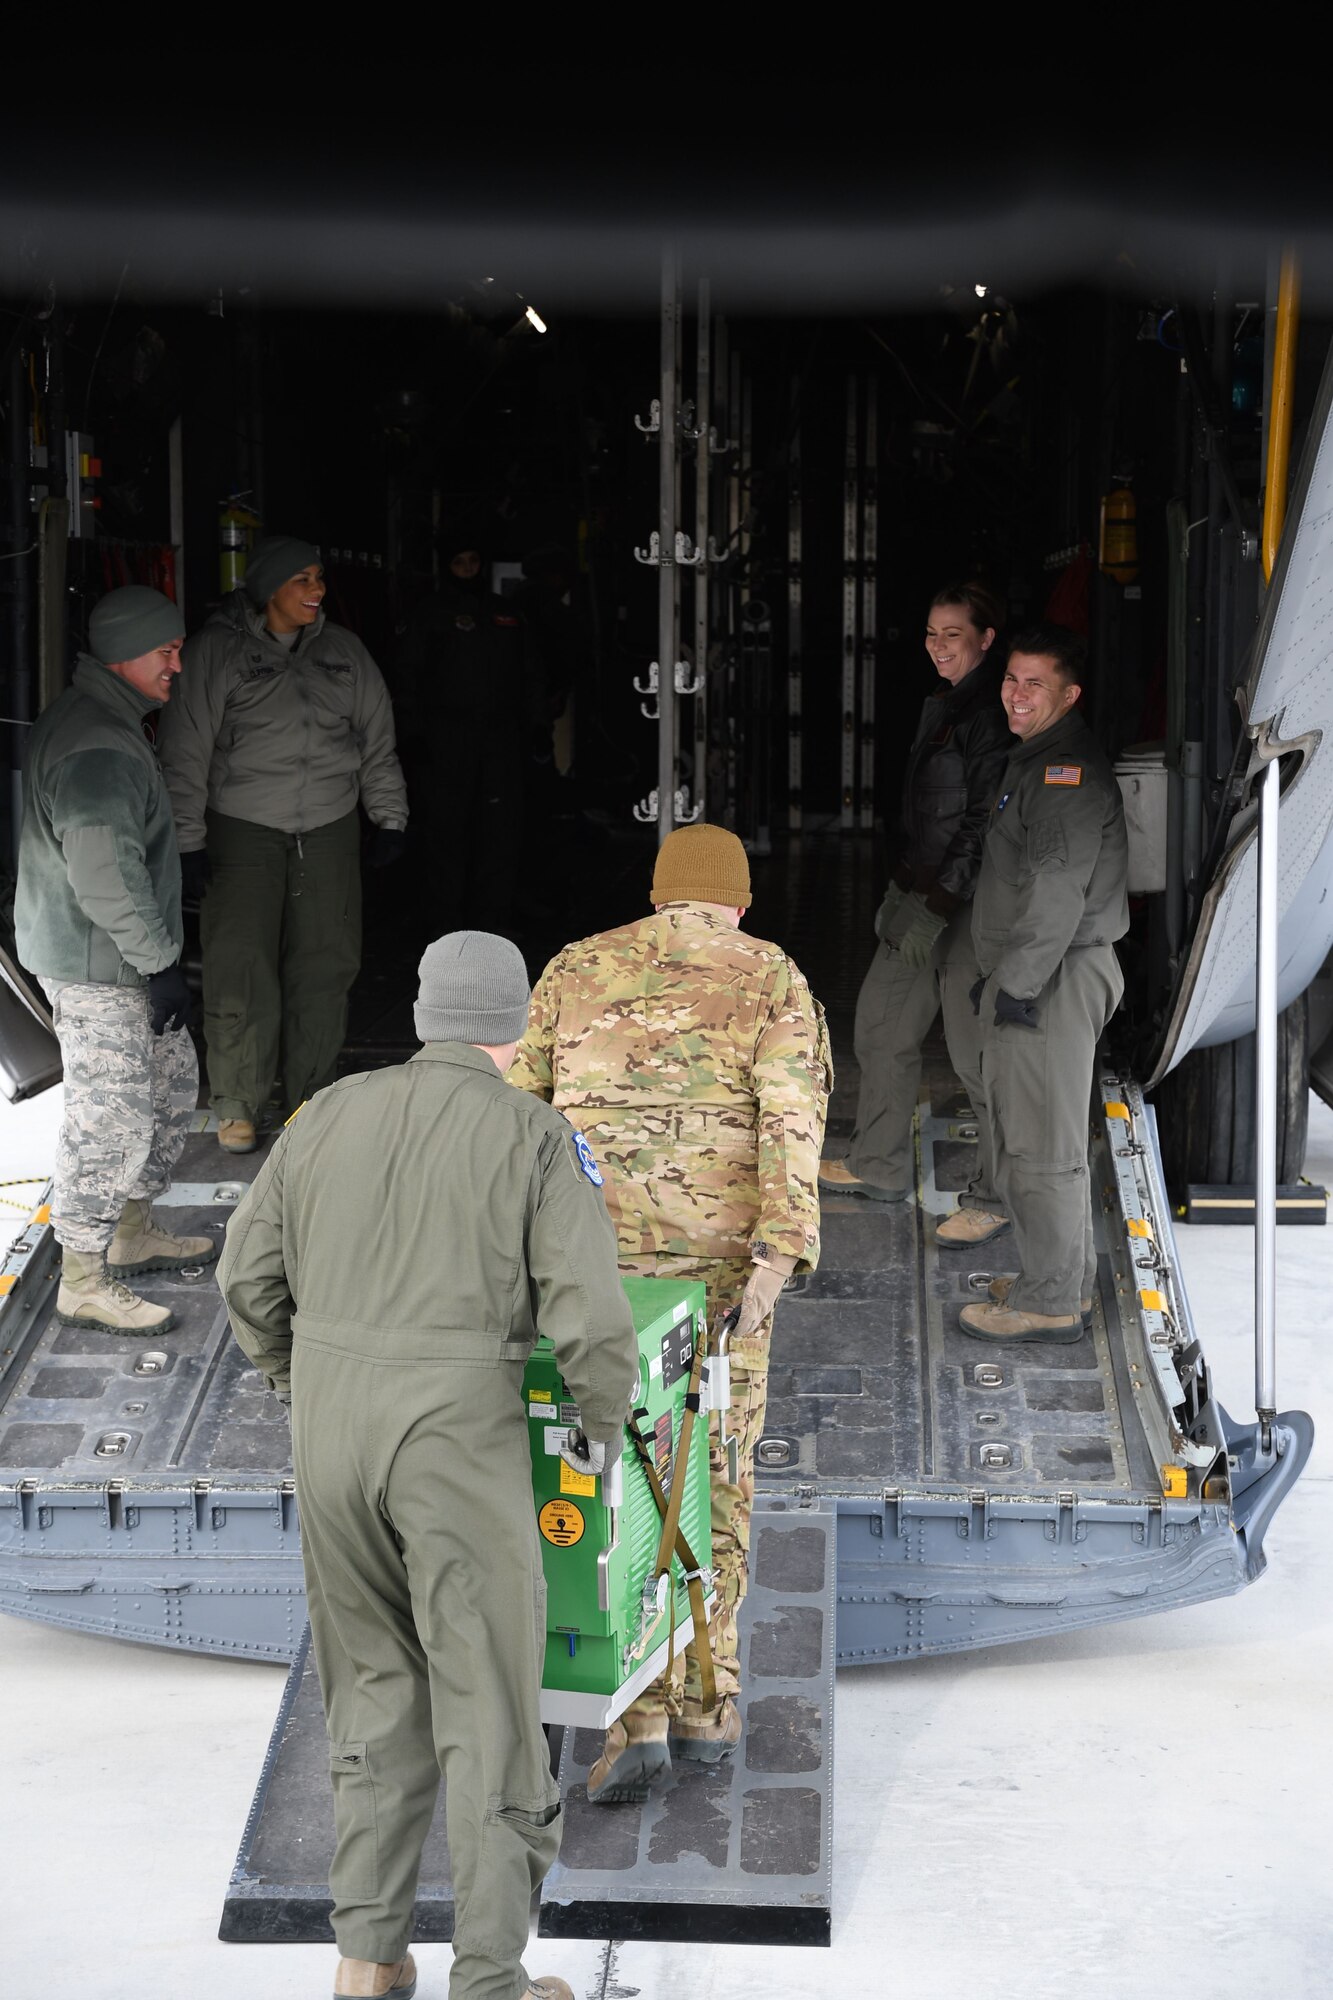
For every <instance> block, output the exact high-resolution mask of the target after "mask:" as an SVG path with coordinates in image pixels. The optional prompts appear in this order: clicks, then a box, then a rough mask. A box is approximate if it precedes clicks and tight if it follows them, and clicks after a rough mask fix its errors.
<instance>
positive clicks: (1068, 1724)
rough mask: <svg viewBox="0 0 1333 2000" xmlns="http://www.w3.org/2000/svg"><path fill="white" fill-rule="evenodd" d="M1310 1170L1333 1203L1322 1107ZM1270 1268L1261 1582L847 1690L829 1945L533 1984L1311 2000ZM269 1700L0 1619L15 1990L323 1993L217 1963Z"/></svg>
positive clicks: (1321, 1663) (1199, 1299) (1296, 1568)
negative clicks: (1207, 1600) (1275, 1473)
mask: <svg viewBox="0 0 1333 2000" xmlns="http://www.w3.org/2000/svg"><path fill="white" fill-rule="evenodd" d="M58 1115H59V1111H58V1092H50V1093H48V1094H47V1096H46V1097H45V1098H42V1099H39V1100H38V1101H37V1103H36V1104H34V1105H31V1106H28V1107H20V1108H19V1109H17V1110H15V1109H13V1108H11V1107H7V1106H0V1179H8V1178H10V1177H11V1176H12V1175H14V1174H18V1173H26V1172H31V1171H39V1170H42V1169H44V1168H47V1167H49V1164H50V1160H51V1158H52V1156H53V1153H54V1130H55V1121H56V1119H57V1118H58ZM39 1154H40V1155H41V1157H40V1158H39V1157H38V1156H39ZM1306 1170H1307V1173H1308V1174H1309V1176H1310V1178H1311V1179H1312V1180H1315V1181H1322V1182H1324V1183H1325V1184H1326V1185H1329V1184H1333V1113H1330V1112H1329V1111H1328V1110H1327V1109H1326V1108H1325V1107H1324V1106H1323V1105H1322V1104H1320V1103H1319V1102H1318V1101H1315V1102H1314V1103H1313V1105H1312V1114H1311V1145H1310V1153H1309V1158H1308V1161H1307V1169H1306ZM0 1192H13V1193H16V1194H17V1195H19V1196H20V1197H22V1196H24V1195H25V1194H26V1192H27V1190H25V1189H17V1190H12V1191H11V1190H3V1191H0ZM34 1199H35V1194H34ZM2 1212H3V1213H5V1214H9V1215H13V1214H14V1211H12V1210H7V1211H2ZM15 1219H16V1220H18V1221H20V1222H21V1220H22V1218H21V1217H16V1218H15ZM0 1237H3V1231H2V1230H0ZM1278 1243H1279V1271H1280V1299H1279V1305H1280V1341H1279V1358H1278V1380H1279V1390H1280V1401H1281V1402H1282V1404H1284V1405H1289V1406H1300V1407H1303V1408H1305V1409H1308V1410H1310V1411H1311V1413H1312V1414H1313V1416H1314V1418H1315V1421H1316V1424H1317V1425H1319V1426H1320V1427H1321V1428H1320V1438H1319V1441H1318V1442H1317V1444H1316V1447H1315V1454H1314V1457H1313V1459H1312V1461H1311V1464H1310V1466H1309V1468H1308V1469H1307V1471H1306V1473H1305V1476H1304V1478H1303V1479H1302V1481H1301V1483H1300V1485H1299V1486H1298V1487H1297V1489H1296V1491H1295V1493H1294V1494H1293V1496H1292V1497H1291V1498H1290V1499H1289V1500H1288V1502H1287V1503H1286V1505H1285V1507H1284V1508H1283V1510H1282V1511H1281V1513H1280V1514H1279V1515H1278V1517H1277V1521H1276V1523H1275V1525H1274V1527H1273V1529H1272V1531H1271V1533H1270V1535H1269V1537H1268V1552H1269V1557H1270V1564H1271V1567H1270V1572H1269V1574H1268V1575H1267V1576H1266V1577H1265V1578H1263V1579H1262V1580H1261V1582H1260V1583H1258V1584H1257V1585H1256V1586H1255V1587H1254V1588H1253V1589H1251V1590H1249V1591H1247V1592H1246V1593H1244V1594H1243V1595H1242V1596H1241V1597H1238V1598H1234V1599H1231V1600H1228V1601H1225V1602H1222V1603H1216V1604H1209V1605H1204V1606H1200V1607H1197V1608H1195V1609H1193V1610H1189V1611H1182V1612H1177V1613H1173V1614H1170V1615H1167V1616H1159V1617H1156V1618H1151V1619H1144V1620H1139V1621H1133V1622H1131V1623H1129V1624H1126V1625H1122V1626H1119V1627H1117V1628H1114V1629H1108V1630H1103V1631H1095V1632H1090V1633H1084V1634H1080V1635H1073V1636H1071V1637H1069V1638H1066V1639H1062V1640H1060V1641H1059V1642H1058V1643H1056V1642H1049V1643H1047V1642H1043V1643H1040V1644H1030V1645H1024V1646H1015V1647H1011V1648H1001V1649H997V1650H996V1651H994V1652H992V1653H989V1654H984V1655H979V1656H974V1657H971V1658H960V1659H953V1660H925V1661H917V1662H914V1663H912V1664H909V1665H905V1666H895V1667H885V1668H870V1669H866V1668H862V1669H856V1670H851V1671H848V1672H844V1673H843V1674H842V1675H841V1676H840V1677H839V1682H838V1708H837V1771H836V1791H835V1797H836V1829H835V1839H836V1853H835V1866H834V1894H835V1899H836V1900H835V1912H834V1937H833V1945H832V1949H831V1950H829V1951H826V1952H818V1951H809V1950H807V1951H781V1950H777V1949H771V1950H755V1949H745V1948H741V1947H735V1946H729V1947H719V1946H704V1945H670V1946H666V1945H623V1946H619V1947H615V1946H612V1947H607V1946H605V1945H599V1944H553V1945H544V1944H534V1945H533V1947H532V1950H531V1952H530V1954H529V1959H528V1964H529V1969H530V1970H531V1971H532V1972H534V1973H541V1972H559V1973H562V1974H563V1975H564V1976H565V1977H566V1978H567V1979H569V1980H570V1981H571V1983H572V1984H573V1986H574V1990H575V1992H576V1994H577V1995H578V1996H579V2000H631V1996H635V1995H642V1996H645V2000H659V1996H661V2000H666V1996H668V1995H680V1996H685V1995H688V1996H689V2000H723V1996H725V2000H779V1996H787V1995H792V1996H795V1995H805V1994H808V1993H812V1992H817V1991H818V1992H823V1993H827V1994H828V1995H829V1996H834V1995H837V1996H841V1995H843V1994H848V1995H851V1994H858V1995H859V1994H865V1995H867V1996H872V1995H873V1996H879V1995H885V1996H896V1995H902V1996H904V2000H909V1996H910V2000H960V1996H962V2000H1057V1996H1058V2000H1069V1997H1070V1996H1080V2000H1081V1996H1092V1995H1095V1996H1097V2000H1160V1996H1161V1995H1162V1993H1163V1992H1183V1993H1190V1994H1196V1993H1198V1994H1201V1993H1205V1992H1210V1991H1211V1992H1218V1993H1222V1994H1228V1995H1229V1994H1236V1993H1240V1992H1242V1991H1244V1990H1248V1989H1249V1988H1250V1987H1251V1986H1255V1987H1258V1986H1262V1987H1263V1989H1264V1990H1265V1991H1266V1992H1269V1993H1271V1994H1274V1995H1277V1996H1281V2000H1324V1996H1326V1995H1327V1994H1328V1993H1329V1991H1330V1988H1331V1987H1333V1975H1331V1974H1330V1972H1329V1965H1330V1962H1331V1961H1333V1866H1331V1865H1330V1856H1333V1754H1331V1753H1333V1705H1331V1704H1330V1702H1329V1699H1328V1688H1329V1685H1330V1680H1331V1679H1333V1592H1331V1591H1330V1585H1331V1584H1333V1485H1331V1482H1330V1465H1331V1464H1333V1449H1331V1447H1330V1442H1329V1440H1330V1439H1333V1390H1331V1388H1330V1384H1333V1363H1331V1362H1330V1358H1329V1349H1330V1347H1331V1346H1333V1310H1331V1308H1333V1231H1329V1230H1314V1229H1308V1230H1307V1229H1284V1230H1281V1231H1280V1232H1279V1237H1278ZM1181 1255H1182V1258H1183V1260H1184V1264H1185V1270H1186V1277H1187V1281H1188V1286H1189V1292H1190V1297H1191V1300H1192V1303H1193V1306H1194V1312H1195V1317H1196V1320H1197V1323H1198V1325H1199V1328H1200V1330H1201V1332H1202V1333H1203V1335H1204V1338H1205V1344H1206V1348H1207V1352H1208V1355H1209V1358H1210V1361H1211V1363H1212V1367H1213V1371H1214V1376H1215V1379H1216V1382H1217V1384H1218V1386H1219V1388H1220V1391H1221V1393H1222V1397H1223V1400H1224V1402H1226V1403H1227V1404H1228V1405H1229V1406H1230V1408H1231V1409H1232V1410H1234V1411H1236V1412H1237V1413H1242V1412H1245V1411H1248V1410H1249V1408H1250V1407H1251V1404H1252V1393H1253V1392H1252V1382H1253V1363H1252V1336H1251V1325H1252V1317H1251V1296H1252V1291H1251V1287H1252V1277H1251V1238H1250V1235H1249V1234H1248V1232H1246V1231H1244V1230H1240V1229H1202V1230H1182V1231H1181ZM282 1680H283V1675H282V1671H281V1670H280V1669H278V1668H270V1667H255V1666H246V1665H243V1664H241V1663H239V1662H232V1661H223V1660H207V1659H183V1658H176V1657H173V1656H171V1655H169V1654H167V1653H161V1652H155V1651H152V1650H150V1649H140V1648H134V1647H129V1646H123V1645H117V1644H115V1643H113V1642H110V1641H105V1640H97V1639H91V1638H84V1637H81V1636H79V1635H76V1634H72V1633H63V1632H56V1631H50V1630H46V1629H44V1628H43V1627H41V1626H39V1625H31V1624H28V1623H26V1622H24V1621H22V1620H20V1619H13V1618H3V1617H0V1713H3V1716H4V1718H5V1720H4V1752H3V1767H4V1797H5V1806H6V1810H5V1839H4V1855H5V1864H4V1870H3V1878H4V1890H5V1896H4V1901H5V1906H6V1910H7V1916H6V1921H5V1926H4V1930H5V1942H4V1951H3V1963H4V1966H5V1990H6V1992H8V1993H12V1994H13V1995H14V1996H16V2000H17V1996H20V1995H26V1994H37V1993H42V1994H52V1995H61V1996H65V1995H70V1996H86V2000H168V1996H170V2000H224V1996H225V2000H235V1996H237V1995H241V1994H243V1995H244V1996H245V2000H290V1996H292V1995H300V1994H306V1993H309V1994H312V1995H319V1996H322V1995H324V1994H326V1993H328V1992H329V1991H330V1990H331V1988H332V1977H333V1952H332V1948H331V1947H328V1946H308V1945H300V1946H297V1945H283V1946H273V1947H260V1946H250V1945H247V1946H241V1945H221V1944H219V1943H218V1942H217V1939H216V1931H217V1924H218V1918H219V1914H220V1910H221V1904H222V1896H223V1891H224V1889H225V1886H226V1882H227V1877H228V1874H229V1872H230V1869H231V1865H232V1861H233V1859H234V1857H235V1852H236V1847H237V1843H238V1840H239V1837H240V1833H241V1828H242V1826H243V1824H244V1820H245V1815H246V1811H247V1809H248V1807H249V1804H250V1799H251V1795H252V1793H253V1790H254V1785H255V1780H256V1778H257V1775H258V1771H259V1765H260V1760H261V1758H262V1755H263V1752H264V1747H265V1745H266V1743H267V1740H268V1735H269V1731H270V1728H271V1726H272V1722H273V1716H274V1712H275V1709H276V1707H277V1702H278V1697H279V1694H280V1692H281V1688H282ZM418 1959H419V1964H420V1967H421V1984H420V1988H419V1992H420V1995H421V2000H433V1996H439V2000H443V1996H444V1994H445V1992H446V1990H447V1986H448V1964H449V1952H448V1947H447V1946H443V1945H437V1946H427V1947H425V1948H423V1949H422V1950H421V1951H420V1952H419V1954H418Z"/></svg>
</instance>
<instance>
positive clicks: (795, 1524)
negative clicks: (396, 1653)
mask: <svg viewBox="0 0 1333 2000" xmlns="http://www.w3.org/2000/svg"><path fill="white" fill-rule="evenodd" d="M836 1539H837V1534H836V1516H835V1513H834V1511H833V1508H832V1506H831V1505H830V1506H828V1507H827V1508H821V1507H817V1506H803V1505H801V1504H799V1503H798V1502H796V1501H794V1500H786V1499H781V1498H776V1497H773V1498H768V1497H760V1498H759V1499H758V1500H756V1503H755V1513H754V1528H753V1542H752V1547H751V1578H750V1590H749V1594H748V1596H747V1599H746V1603H745V1606H744V1609H743V1611H742V1616H741V1661H742V1670H743V1678H744V1681H745V1690H746V1691H745V1694H744V1696H743V1697H742V1703H741V1706H742V1710H743V1713H744V1719H745V1730H744V1734H743V1736H742V1739H741V1744H740V1747H739V1749H738V1750H737V1752H736V1753H735V1755H734V1756H733V1757H731V1758H730V1759H728V1760H726V1761H725V1762H724V1763H721V1764H719V1765H716V1766H713V1767H708V1766H704V1765H698V1764H694V1765H682V1766H680V1767H679V1768H678V1769H677V1770H676V1771H675V1772H673V1774H672V1776H671V1778H670V1779H669V1780H668V1781H667V1783H666V1784H665V1785H663V1786H662V1787H661V1788H660V1790H655V1791H654V1793H653V1795H652V1797H651V1798H650V1800H649V1801H648V1803H647V1804H646V1805H643V1806H632V1805H622V1806H590V1805H589V1804H588V1800H587V1793H586V1790H585V1784H586V1779H587V1774H588V1767H589V1764H590V1763H591V1762H592V1761H593V1759H595V1758H596V1756H597V1754H598V1751H599V1749H600V1745H601V1738H600V1735H599V1734H598V1733H596V1732H594V1731H592V1730H567V1731H565V1733H564V1744H563V1749H562V1753H561V1759H560V1788H561V1793H562V1796H563V1799H564V1806H565V1828H564V1839H563V1843H562V1847H561V1854H560V1859H559V1860H558V1862H557V1863H556V1865H555V1867H554V1868H553V1869H552V1871H551V1873H550V1875H549V1876H548V1877H547V1879H546V1883H545V1886H544V1888H543V1891H542V1909H541V1934H542V1935H543V1936H544V1937H615V1938H661V1939H677V1938H678V1939H686V1940H689V1939H694V1940H724V1941H726V1942H728V1943H735V1944H747V1943H748V1944H827V1943H828V1940H829V1929H830V1918H831V1865H832V1854H831V1834H832V1811H833V1654H834V1631H833V1622H834V1604H835V1569H836V1562H835V1554H836ZM332 1858H333V1794H332V1791H331V1788H330V1785H329V1775H328V1742H327V1738H326V1735H325V1730H324V1712H323V1707H322V1704H321V1701H320V1692H319V1680H318V1677H317V1675H316V1672H315V1662H314V1656H313V1654H312V1653H311V1650H310V1634H309V1629H308V1628H307V1630H306V1633H305V1635H304V1637H303V1638H302V1641H301V1644H300V1648H299V1651H298V1653H297V1656H296V1659H295V1660H294V1662H293V1664H292V1669H291V1672H290V1674H289V1675H288V1679H287V1685H286V1689H285V1691H284V1694H283V1698H282V1703H281V1706H280V1708H279V1711H278V1718H277V1721H276V1723H275V1724H274V1729H273V1736H272V1739H271V1741H270V1743H269V1748H268V1752H267V1755H266V1756H265V1759H264V1765H263V1769H262V1771H261V1773H260V1778H259V1785H258V1788H257V1790H256V1792H255V1798H254V1803H253V1805H252V1806H251V1808H250V1815H249V1818H248V1819H247V1821H246V1825H245V1831H244V1833H243V1835H242V1838H241V1846H240V1853H239V1855H238V1857H237V1861H236V1866H235V1868H234V1869H233V1871H232V1878H231V1881H230V1883H229V1885H228V1888H227V1895H226V1901H225V1904H224V1906H223V1913H222V1923H221V1926H220V1929H219V1933H218V1934H219V1936H220V1937H221V1938H222V1939H224V1940H225V1941H227V1942H229V1943H236V1944H306V1943H319V1942H327V1941H328V1940H329V1939H330V1938H331V1937H332V1931H331V1929H330V1927H329V1914H330V1910H331V1907H332V1904H331V1899H330V1896H329V1887H328V1880H329V1863H330V1861H331V1860H332ZM453 1922H454V1904H453V1886H452V1881H451V1877H450V1871H449V1852H448V1846H447V1844H446V1840H445V1831H444V1790H443V1787H441V1791H440V1798H439V1801H438V1802H437V1805H436V1811H435V1818H434V1820H433V1822H432V1824H431V1830H430V1834H429V1836H428V1838H427V1841H426V1848H425V1853H424V1855H423V1857H422V1868H421V1881H420V1886H419V1888H418V1890H417V1905H416V1916H415V1920H414V1924H413V1931H412V1936H413V1940H414V1942H416V1943H418V1944H428V1943H434V1942H441V1941H447V1940H448V1939H449V1938H450V1937H452V1935H453Z"/></svg>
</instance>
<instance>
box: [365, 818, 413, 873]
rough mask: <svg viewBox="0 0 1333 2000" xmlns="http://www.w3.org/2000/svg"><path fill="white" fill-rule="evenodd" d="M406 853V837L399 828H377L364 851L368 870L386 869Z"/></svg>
mask: <svg viewBox="0 0 1333 2000" xmlns="http://www.w3.org/2000/svg"><path fill="white" fill-rule="evenodd" d="M406 852H407V835H406V833H405V832H404V831H403V829H402V827H400V826H377V827H376V828H375V831H374V832H373V833H372V834H371V836H370V845H369V847H368V848H367V849H366V866H367V867H368V868H388V867H391V866H392V864H393V863H394V862H395V861H401V860H402V858H403V856H404V854H406Z"/></svg>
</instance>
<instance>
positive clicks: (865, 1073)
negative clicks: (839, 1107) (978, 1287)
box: [847, 903, 997, 1207]
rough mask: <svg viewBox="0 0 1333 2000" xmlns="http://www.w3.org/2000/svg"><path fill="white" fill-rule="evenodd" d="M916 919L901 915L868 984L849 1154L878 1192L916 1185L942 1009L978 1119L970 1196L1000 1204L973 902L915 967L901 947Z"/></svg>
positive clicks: (860, 1013) (861, 1008)
mask: <svg viewBox="0 0 1333 2000" xmlns="http://www.w3.org/2000/svg"><path fill="white" fill-rule="evenodd" d="M910 915H911V908H910V905H909V906H907V907H906V908H904V909H900V910H899V911H898V912H897V913H896V917H897V923H896V926H895V928H893V929H891V930H890V933H889V939H888V941H887V942H885V943H883V944H881V945H879V946H878V947H877V948H876V951H875V956H874V958H873V959H872V960H871V961H870V969H869V971H868V972H867V973H866V976H865V978H864V979H863V980H862V982H861V990H860V992H859V994H858V995H857V1000H856V1018H855V1023H854V1027H853V1031H852V1040H853V1047H854V1048H855V1051H856V1060H857V1063H858V1064H859V1066H860V1070H861V1087H860V1091H859V1093H858V1095H857V1100H856V1129H855V1130H854V1131H853V1133H852V1139H851V1144H850V1146H849V1147H848V1149H847V1164H848V1166H849V1167H850V1168H851V1170H852V1172H853V1173H854V1174H856V1175H858V1176H859V1177H860V1178H861V1179H862V1180H864V1181H869V1182H870V1184H871V1186H872V1187H882V1188H902V1189H905V1190H908V1191H910V1190H911V1189H913V1188H914V1187H915V1185H916V1161H915V1159H914V1157H913V1151H912V1117H913V1114H914V1112H915V1111H916V1107H917V1099H918V1097H919V1096H920V1093H921V1045H922V1043H923V1042H924V1041H925V1039H926V1036H927V1035H928V1034H929V1033H930V1031H931V1028H932V1027H933V1026H934V1023H935V1016H936V1015H937V1014H938V1013H940V1011H941V1010H943V1014H944V1035H945V1039H946V1041H947V1042H948V1044H949V1060H950V1062H951V1063H952V1064H953V1066H954V1069H955V1070H956V1071H957V1073H958V1077H959V1080H960V1081H961V1083H962V1085H963V1088H964V1090H966V1092H967V1094H968V1098H969V1099H970V1101H971V1104H972V1109H973V1111H974V1112H975V1113H976V1117H977V1173H976V1176H975V1177H974V1179H973V1181H972V1183H971V1189H970V1192H971V1194H972V1196H973V1197H974V1205H978V1206H981V1207H985V1206H987V1204H988V1202H989V1205H990V1206H991V1207H995V1206H997V1203H996V1201H995V1198H994V1178H993V1172H992V1166H991V1149H990V1131H989V1127H988V1125H987V1121H986V1105H985V1098H984V1096H983V1093H982V1083H981V1039H982V1038H981V1025H980V1023H979V1021H978V1020H977V1017H976V1015H975V1014H974V1013H973V1011H972V1003H971V1001H970V999H969V998H968V994H969V991H970V989H971V986H972V983H973V981H974V980H975V979H976V978H977V977H978V968H977V962H976V959H975V958H974V957H973V955H972V906H971V904H970V903H965V904H964V905H963V907H962V908H961V909H959V910H955V912H954V914H953V916H952V917H950V919H949V921H948V923H947V924H946V925H945V927H944V930H943V931H942V932H941V933H940V936H939V937H938V938H937V939H936V941H935V950H934V952H933V954H932V956H931V959H930V961H929V963H928V964H926V965H922V966H911V965H908V964H907V963H906V961H905V960H904V958H903V956H902V953H901V952H900V951H899V950H898V948H897V947H898V936H899V935H900V934H901V931H902V930H903V929H904V928H905V927H906V923H907V920H908V917H909V916H910Z"/></svg>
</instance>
